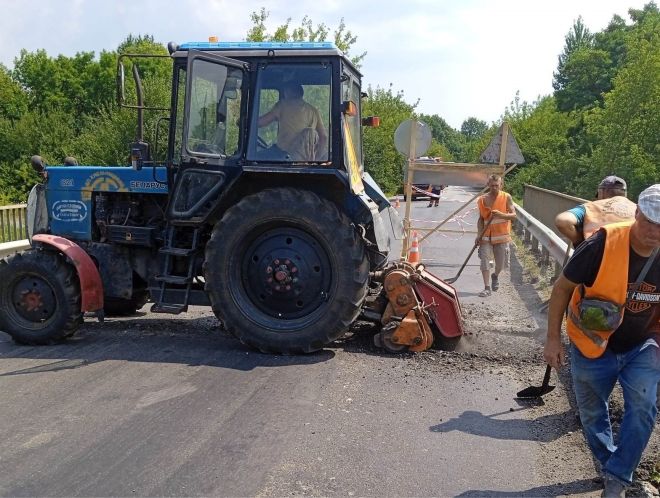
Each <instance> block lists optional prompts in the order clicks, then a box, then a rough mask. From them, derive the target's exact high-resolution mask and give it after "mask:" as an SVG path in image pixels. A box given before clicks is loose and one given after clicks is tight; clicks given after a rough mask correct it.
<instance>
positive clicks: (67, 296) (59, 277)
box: [0, 250, 83, 344]
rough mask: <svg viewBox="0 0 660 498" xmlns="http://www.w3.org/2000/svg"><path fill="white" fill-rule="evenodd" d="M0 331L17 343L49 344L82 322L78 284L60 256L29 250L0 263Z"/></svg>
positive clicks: (72, 268)
mask: <svg viewBox="0 0 660 498" xmlns="http://www.w3.org/2000/svg"><path fill="white" fill-rule="evenodd" d="M0 282H2V283H3V285H2V287H1V288H0V330H2V331H3V332H6V333H7V334H9V335H10V336H11V337H12V338H13V339H14V341H16V342H18V343H20V344H50V343H52V342H57V341H61V340H63V339H65V338H66V337H69V336H72V335H73V334H74V333H75V332H76V330H77V329H78V326H79V325H80V324H81V323H82V322H83V314H82V312H81V311H80V283H79V281H78V276H77V274H76V271H75V268H74V267H73V266H72V265H71V264H69V263H67V262H66V261H65V259H64V257H63V256H61V255H59V254H57V253H54V252H51V251H44V250H30V251H26V252H23V253H19V254H15V255H13V256H10V257H9V258H7V259H4V260H2V261H0Z"/></svg>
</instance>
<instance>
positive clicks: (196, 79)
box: [186, 59, 243, 158]
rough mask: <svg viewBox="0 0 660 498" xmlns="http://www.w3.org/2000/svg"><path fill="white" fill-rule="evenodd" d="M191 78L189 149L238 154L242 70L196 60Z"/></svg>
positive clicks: (228, 154)
mask: <svg viewBox="0 0 660 498" xmlns="http://www.w3.org/2000/svg"><path fill="white" fill-rule="evenodd" d="M190 78H191V84H190V109H189V112H188V126H187V135H186V147H187V149H188V151H189V152H191V153H194V154H197V155H199V154H203V155H209V156H220V157H223V158H224V157H229V156H232V155H234V154H236V153H237V152H238V151H239V136H240V134H239V128H240V111H241V93H242V92H241V87H242V80H243V74H242V71H241V70H240V69H237V68H233V67H227V66H224V65H222V64H217V63H214V62H209V61H206V60H203V59H195V60H194V61H193V65H192V74H191V75H190Z"/></svg>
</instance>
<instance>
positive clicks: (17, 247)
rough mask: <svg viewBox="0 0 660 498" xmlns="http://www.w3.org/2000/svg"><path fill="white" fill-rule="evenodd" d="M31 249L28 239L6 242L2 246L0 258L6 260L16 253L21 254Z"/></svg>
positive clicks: (0, 246)
mask: <svg viewBox="0 0 660 498" xmlns="http://www.w3.org/2000/svg"><path fill="white" fill-rule="evenodd" d="M29 248H30V242H29V241H28V239H24V240H14V241H12V242H5V243H3V244H0V258H4V257H5V256H10V255H12V254H14V253H15V252H21V251H24V250H25V249H29Z"/></svg>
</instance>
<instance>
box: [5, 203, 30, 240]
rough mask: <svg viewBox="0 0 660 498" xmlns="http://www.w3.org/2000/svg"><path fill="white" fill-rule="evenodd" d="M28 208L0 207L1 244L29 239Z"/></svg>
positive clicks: (13, 205) (16, 206) (19, 205)
mask: <svg viewBox="0 0 660 498" xmlns="http://www.w3.org/2000/svg"><path fill="white" fill-rule="evenodd" d="M26 207H27V204H12V205H10V206H0V242H11V241H13V240H21V239H25V238H27V236H28V233H27V209H26Z"/></svg>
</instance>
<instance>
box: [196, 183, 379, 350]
mask: <svg viewBox="0 0 660 498" xmlns="http://www.w3.org/2000/svg"><path fill="white" fill-rule="evenodd" d="M368 277H369V263H368V260H367V257H366V254H365V249H364V245H363V243H362V239H361V238H360V237H359V236H358V234H357V233H356V231H355V229H354V228H353V226H352V224H351V222H350V220H349V219H348V218H347V217H346V216H345V215H344V214H342V213H341V212H340V211H339V210H338V209H337V207H336V206H335V205H334V204H332V203H331V202H329V201H327V200H325V199H321V198H320V197H319V196H317V195H316V194H314V193H312V192H308V191H300V190H295V189H289V188H276V189H270V190H264V191H262V192H258V193H256V194H253V195H250V196H248V197H245V198H244V199H242V200H241V201H240V202H239V203H238V204H236V205H235V206H233V207H232V208H231V209H229V210H228V211H227V212H226V213H225V215H224V216H223V218H222V219H221V220H220V221H219V222H218V223H217V224H216V226H215V227H214V229H213V233H212V236H211V239H210V241H209V242H208V244H207V245H206V258H205V262H204V278H205V281H206V290H207V292H208V294H209V298H210V300H211V305H212V307H213V312H214V313H215V315H216V316H217V317H218V318H219V319H220V320H221V321H222V322H223V324H224V326H225V328H226V329H227V330H228V331H229V332H231V333H232V334H234V336H236V337H237V338H238V339H239V340H240V341H242V342H243V343H245V344H248V345H250V346H252V347H254V348H256V349H259V350H260V351H262V352H267V353H283V354H294V353H310V352H312V351H316V350H319V349H321V348H323V347H324V346H325V345H326V344H329V343H331V342H332V341H334V340H335V339H337V338H339V337H340V336H342V335H343V334H344V333H345V331H346V330H347V329H348V327H349V325H350V324H351V323H352V322H353V321H354V320H355V318H356V317H357V316H358V314H359V312H360V308H361V305H362V302H363V301H364V299H365V297H366V294H367V281H368Z"/></svg>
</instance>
